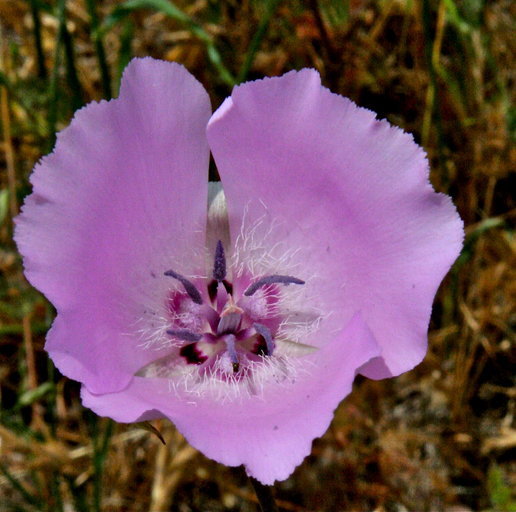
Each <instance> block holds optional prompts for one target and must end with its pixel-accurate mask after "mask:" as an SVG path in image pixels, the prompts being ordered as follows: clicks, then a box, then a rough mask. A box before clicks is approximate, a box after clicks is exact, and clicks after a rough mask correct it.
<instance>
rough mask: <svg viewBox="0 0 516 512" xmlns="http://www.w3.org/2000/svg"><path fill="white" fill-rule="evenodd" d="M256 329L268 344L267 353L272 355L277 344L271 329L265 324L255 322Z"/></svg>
mask: <svg viewBox="0 0 516 512" xmlns="http://www.w3.org/2000/svg"><path fill="white" fill-rule="evenodd" d="M253 327H254V330H255V331H256V332H257V333H258V334H259V335H260V336H261V337H262V338H263V339H264V340H265V344H266V345H267V355H268V356H271V355H272V352H273V351H274V349H275V348H276V344H275V343H274V339H273V338H272V333H271V331H270V329H269V328H268V327H267V326H265V325H263V324H258V323H256V324H253Z"/></svg>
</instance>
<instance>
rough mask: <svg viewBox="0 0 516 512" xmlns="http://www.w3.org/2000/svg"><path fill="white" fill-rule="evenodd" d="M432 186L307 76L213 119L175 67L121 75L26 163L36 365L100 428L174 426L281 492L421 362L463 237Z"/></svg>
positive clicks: (22, 243) (398, 146) (362, 114)
mask: <svg viewBox="0 0 516 512" xmlns="http://www.w3.org/2000/svg"><path fill="white" fill-rule="evenodd" d="M210 149H211V152H212V154H213V157H214V159H215V162H216V165H217V167H218V170H219V173H220V176H221V179H222V182H221V184H218V185H217V184H213V185H212V184H210V186H208V164H209V154H210ZM428 174H429V170H428V164H427V160H426V157H425V154H424V152H423V151H422V149H421V148H420V147H419V146H418V145H417V144H415V143H414V141H413V139H412V137H411V136H410V135H408V134H406V133H404V132H403V131H402V130H400V129H398V128H395V127H392V126H390V125H389V124H388V123H387V122H386V121H378V120H376V119H375V115H374V114H373V113H372V112H370V111H368V110H366V109H363V108H358V107H357V106H356V105H354V104H353V103H352V102H351V101H349V100H348V99H346V98H343V97H341V96H338V95H336V94H333V93H331V92H330V91H329V90H327V89H326V88H324V87H322V86H321V83H320V77H319V75H318V73H317V72H316V71H314V70H309V69H304V70H302V71H299V72H290V73H287V74H285V75H284V76H282V77H279V78H266V79H264V80H258V81H254V82H248V83H244V84H242V85H240V86H238V87H235V89H234V90H233V93H232V95H231V97H229V98H227V99H226V100H225V101H224V103H223V104H222V105H221V106H220V108H219V109H218V110H217V111H216V112H215V113H214V114H213V115H211V109H210V101H209V98H208V95H207V93H206V92H205V90H204V89H203V87H202V86H201V85H200V83H199V82H197V81H196V80H195V78H193V76H192V75H190V74H189V73H188V72H187V71H186V70H185V69H184V68H183V67H182V66H180V65H178V64H175V63H169V62H161V61H156V60H152V59H150V58H146V59H135V60H133V61H132V62H131V63H130V64H129V66H128V67H127V69H126V71H125V73H124V76H123V80H122V85H121V90H120V96H119V98H118V99H115V100H112V101H109V102H105V101H102V102H100V103H91V104H89V105H88V106H86V107H85V108H83V109H81V110H80V111H78V112H77V113H76V115H75V118H74V119H73V120H72V122H71V124H70V126H69V127H68V128H66V129H64V130H63V131H62V132H61V133H60V134H59V135H58V139H57V143H56V146H55V149H54V151H53V153H52V154H50V155H49V156H47V157H45V158H43V159H42V160H41V162H40V163H39V164H38V165H36V167H35V170H34V173H33V175H32V184H33V192H32V194H31V195H30V196H29V197H28V198H27V199H26V201H25V206H24V207H23V212H22V213H21V215H20V216H19V217H18V219H17V222H16V224H17V229H16V241H17V243H18V246H19V249H20V252H21V253H22V255H23V257H24V264H25V273H26V276H27V278H28V279H29V281H30V282H31V283H32V284H33V285H34V286H35V287H36V288H38V289H39V290H41V291H42V292H43V293H44V294H45V295H46V297H47V298H48V299H49V300H50V301H51V302H52V303H53V304H54V306H55V307H56V309H57V317H56V319H55V321H54V323H53V325H52V328H51V330H50V332H49V333H48V337H47V344H46V349H47V351H48V353H49V354H50V357H51V358H52V360H53V361H54V363H55V364H56V366H57V367H58V368H59V370H60V371H61V372H62V373H63V374H64V375H66V376H68V377H70V378H72V379H75V380H78V381H80V382H81V383H82V400H83V403H84V405H85V406H86V407H89V408H91V409H93V410H94V411H95V412H96V413H98V414H99V415H102V416H109V417H111V418H113V419H114V420H117V421H119V422H136V421H144V420H152V419H155V418H161V417H167V418H169V419H170V420H171V421H173V422H174V423H175V425H176V426H177V428H178V429H179V430H180V431H181V432H182V433H183V434H184V435H185V437H186V438H187V439H188V440H189V442H190V443H191V444H192V445H193V446H195V447H197V448H198V449H199V450H200V451H201V452H203V453H204V454H205V455H207V456H208V457H211V458H212V459H215V460H217V461H219V462H221V463H224V464H227V465H230V466H235V465H241V464H243V465H244V466H245V468H246V470H247V472H248V473H249V474H250V475H251V476H253V477H255V478H257V479H258V480H260V481H261V482H262V483H265V484H270V483H272V482H274V481H275V480H282V479H285V478H287V477H288V476H289V475H290V474H291V473H292V471H293V470H294V468H295V467H296V466H297V465H298V464H300V463H301V461H302V460H303V458H304V457H305V456H306V455H307V454H308V453H309V452H310V448H311V443H312V440H313V439H314V438H315V437H317V436H321V435H322V434H323V433H324V432H325V430H326V429H327V428H328V425H329V424H330V422H331V419H332V416H333V411H334V409H335V408H336V407H337V405H338V404H339V402H340V401H341V400H342V399H343V397H345V396H346V395H347V394H348V393H349V392H350V390H351V385H352V382H353V379H354V377H355V375H356V374H357V373H361V374H363V375H366V376H368V377H372V378H375V379H379V378H384V377H391V376H395V375H399V374H400V373H402V372H405V371H407V370H409V369H411V368H412V367H414V366H415V365H416V364H418V363H419V362H420V361H421V360H422V358H423V357H424V355H425V352H426V347H427V329H428V323H429V318H430V312H431V306H432V301H433V298H434V294H435V292H436V289H437V287H438V285H439V283H440V281H441V280H442V278H443V276H444V275H445V274H446V272H447V271H448V269H449V267H450V265H451V264H452V262H453V261H454V260H455V258H456V257H457V255H458V253H459V251H460V248H461V245H462V237H463V230H462V223H461V221H460V219H459V217H458V215H457V213H456V210H455V208H454V206H453V205H452V203H451V201H450V199H449V197H447V196H445V195H443V194H437V193H435V191H434V190H433V189H432V187H431V185H430V183H429V177H428Z"/></svg>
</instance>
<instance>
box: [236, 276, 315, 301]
mask: <svg viewBox="0 0 516 512" xmlns="http://www.w3.org/2000/svg"><path fill="white" fill-rule="evenodd" d="M276 283H279V284H285V285H289V284H305V282H304V281H302V280H301V279H298V278H297V277H292V276H280V275H276V274H274V275H271V276H265V277H262V278H261V279H258V281H256V282H255V283H253V284H252V285H251V286H249V288H247V290H246V291H245V292H244V295H245V296H246V297H250V296H251V295H253V294H254V293H255V292H256V291H257V290H259V289H260V288H262V287H263V286H267V285H269V284H276Z"/></svg>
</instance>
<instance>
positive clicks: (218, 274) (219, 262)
mask: <svg viewBox="0 0 516 512" xmlns="http://www.w3.org/2000/svg"><path fill="white" fill-rule="evenodd" d="M213 279H215V280H216V281H219V282H220V281H224V279H226V255H225V254H224V246H223V245H222V242H221V241H220V240H219V241H218V242H217V247H215V261H214V263H213Z"/></svg>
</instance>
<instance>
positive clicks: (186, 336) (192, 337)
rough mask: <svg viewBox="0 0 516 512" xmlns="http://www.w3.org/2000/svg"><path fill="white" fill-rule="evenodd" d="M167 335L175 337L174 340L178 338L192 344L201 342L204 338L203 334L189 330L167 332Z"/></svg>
mask: <svg viewBox="0 0 516 512" xmlns="http://www.w3.org/2000/svg"><path fill="white" fill-rule="evenodd" d="M167 334H170V336H174V338H178V339H180V340H183V341H189V342H192V343H193V342H195V341H199V340H200V339H201V338H202V334H198V333H196V332H192V331H189V330H188V329H170V330H168V331H167Z"/></svg>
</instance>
